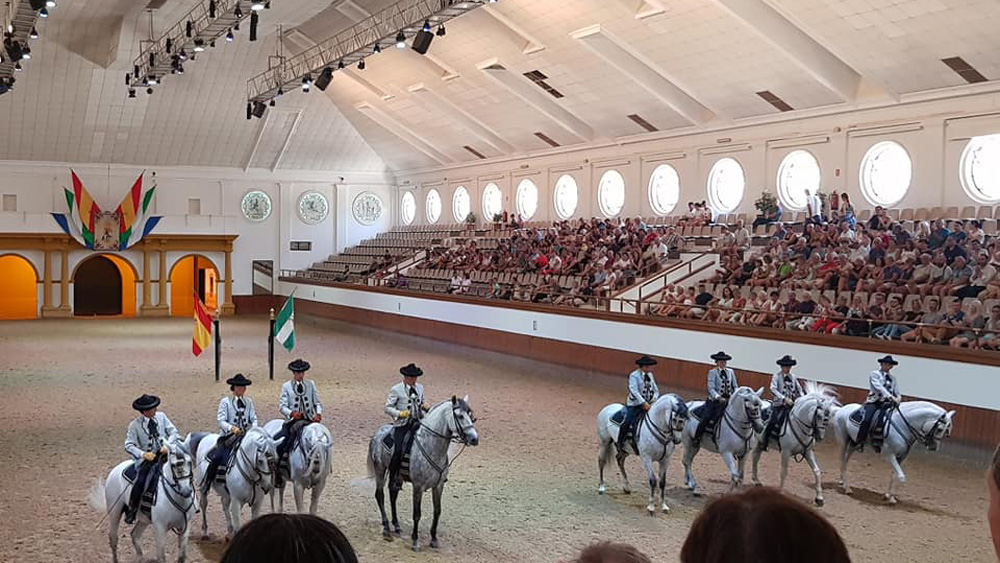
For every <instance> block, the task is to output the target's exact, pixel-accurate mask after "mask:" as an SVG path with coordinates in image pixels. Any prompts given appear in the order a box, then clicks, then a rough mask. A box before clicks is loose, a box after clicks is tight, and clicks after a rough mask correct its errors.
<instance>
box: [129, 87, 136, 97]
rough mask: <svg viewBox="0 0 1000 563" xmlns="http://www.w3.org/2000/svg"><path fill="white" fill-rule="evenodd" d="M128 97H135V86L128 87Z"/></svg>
mask: <svg viewBox="0 0 1000 563" xmlns="http://www.w3.org/2000/svg"><path fill="white" fill-rule="evenodd" d="M128 97H130V98H134V97H135V88H129V89H128Z"/></svg>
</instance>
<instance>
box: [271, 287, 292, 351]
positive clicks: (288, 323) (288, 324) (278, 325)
mask: <svg viewBox="0 0 1000 563" xmlns="http://www.w3.org/2000/svg"><path fill="white" fill-rule="evenodd" d="M293 295H295V291H294V290H293V291H292V295H289V296H288V299H287V300H286V301H285V304H284V305H282V306H281V310H280V311H278V316H277V317H276V318H275V319H274V339H275V340H277V341H278V343H279V344H281V345H282V346H284V347H285V350H288V351H289V352H291V351H292V348H295V301H294V298H293V297H292V296H293Z"/></svg>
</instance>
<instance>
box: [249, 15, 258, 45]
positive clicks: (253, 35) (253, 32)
mask: <svg viewBox="0 0 1000 563" xmlns="http://www.w3.org/2000/svg"><path fill="white" fill-rule="evenodd" d="M259 21H260V16H258V15H257V12H251V13H250V41H256V40H257V23H258V22H259Z"/></svg>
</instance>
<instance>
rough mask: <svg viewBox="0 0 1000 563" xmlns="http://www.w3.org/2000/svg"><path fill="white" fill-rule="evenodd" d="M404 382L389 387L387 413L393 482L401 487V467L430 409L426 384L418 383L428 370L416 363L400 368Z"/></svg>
mask: <svg viewBox="0 0 1000 563" xmlns="http://www.w3.org/2000/svg"><path fill="white" fill-rule="evenodd" d="M399 373H400V374H401V375H402V376H403V382H402V383H397V384H396V385H393V386H392V389H389V397H388V398H387V399H386V400H385V413H386V414H388V415H389V416H391V417H392V426H393V429H392V438H393V449H392V461H390V463H389V485H390V486H391V487H400V486H401V482H400V477H399V468H400V465H401V464H402V462H403V454H404V453H405V451H406V450H408V449H409V447H408V444H409V443H412V439H411V437H412V435H413V433H414V432H415V431H416V429H417V428H418V427H419V426H420V419H421V418H423V415H424V413H425V412H427V411H428V410H429V409H430V405H428V404H427V403H425V402H424V386H423V385H421V384H419V383H417V378H418V377H420V376H421V375H423V374H424V371H423V370H422V369H420V368H418V367H417V366H415V365H414V364H412V363H411V364H407V365H405V366H403V367H401V368H399Z"/></svg>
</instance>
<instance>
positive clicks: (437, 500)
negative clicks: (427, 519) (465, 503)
mask: <svg viewBox="0 0 1000 563" xmlns="http://www.w3.org/2000/svg"><path fill="white" fill-rule="evenodd" d="M442 493H444V483H441V484H440V485H438V486H436V487H434V488H433V489H432V490H431V497H432V500H433V501H434V520H433V521H431V547H433V548H435V549H437V548H438V547H439V546H440V544H439V543H438V520H440V519H441V496H442ZM414 529H416V526H414Z"/></svg>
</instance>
